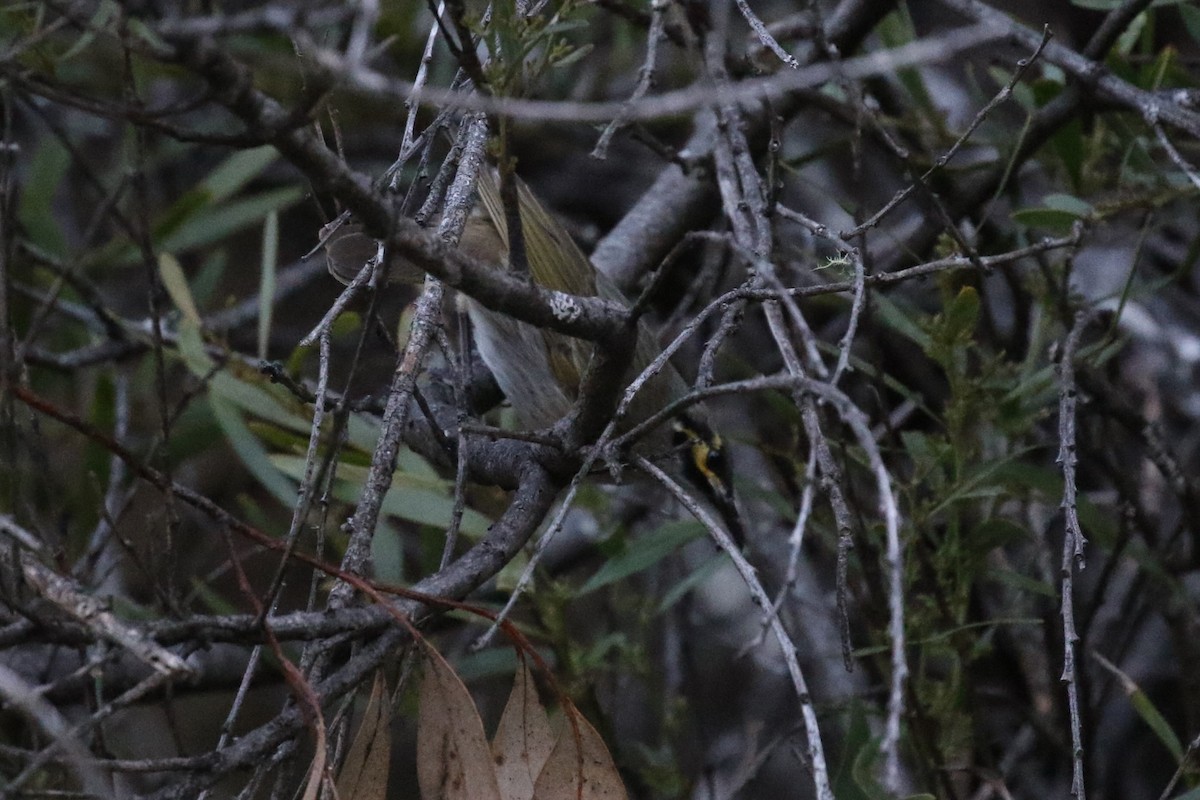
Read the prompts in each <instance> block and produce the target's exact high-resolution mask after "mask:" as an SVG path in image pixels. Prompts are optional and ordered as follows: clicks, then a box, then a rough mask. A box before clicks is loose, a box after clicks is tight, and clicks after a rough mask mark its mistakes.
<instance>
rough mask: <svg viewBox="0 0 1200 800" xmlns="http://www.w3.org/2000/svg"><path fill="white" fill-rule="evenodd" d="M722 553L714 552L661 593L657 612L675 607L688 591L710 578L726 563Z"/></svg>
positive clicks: (727, 561)
mask: <svg viewBox="0 0 1200 800" xmlns="http://www.w3.org/2000/svg"><path fill="white" fill-rule="evenodd" d="M728 563H729V560H728V559H727V558H726V557H725V554H724V553H714V554H713V557H712V558H710V559H709V560H708V561H705V562H704V563H703V564H701V565H700V566H698V567H696V568H695V569H693V570H692V571H691V573H690V574H688V575H687V576H685V577H684V578H683V580H681V581H679V583H677V584H675V585H674V586H672V587H671V588H670V589H669V590H667V592H666V594H664V595H663V599H662V601H661V602H660V603H659V604H658V608H657V609H655V613H657V614H665V613H667V612H668V611H670V610H671V609H672V608H674V607H675V604H676V603H678V602H679V601H680V600H682V599H683V598H684V597H687V594H688V592H690V591H691V590H692V589H694V588H696V587H697V586H699V585H700V584H702V583H704V582H705V581H707V580H708V579H709V578H711V577H712V576H713V575H714V574H715V573H716V571H717V570H718V569H720V568H721V567H723V566H724V565H726V564H728Z"/></svg>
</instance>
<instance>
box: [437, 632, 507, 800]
mask: <svg viewBox="0 0 1200 800" xmlns="http://www.w3.org/2000/svg"><path fill="white" fill-rule="evenodd" d="M425 655H426V659H425V678H424V680H422V681H421V695H420V698H419V701H418V704H417V782H418V784H419V785H420V787H421V797H422V798H423V800H501V798H500V789H499V788H498V786H497V784H496V770H495V767H494V766H493V764H492V754H491V751H490V750H489V749H488V744H487V737H486V736H484V733H483V720H481V719H480V718H479V712H478V711H476V710H475V701H474V700H472V699H471V694H470V692H468V691H467V687H466V686H464V685H463V682H462V681H461V680H459V678H458V675H456V674H455V673H454V670H452V669H451V668H450V665H449V664H447V663H446V660H445V659H444V658H442V657H441V655H440V654H439V653H438V652H437V651H435V650H433V649H432V648H427V649H426V651H425Z"/></svg>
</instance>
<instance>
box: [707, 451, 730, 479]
mask: <svg viewBox="0 0 1200 800" xmlns="http://www.w3.org/2000/svg"><path fill="white" fill-rule="evenodd" d="M704 466H706V467H708V470H709V472H712V473H714V474H716V475H717V476H718V477H725V472H726V470H727V469H728V466H727V464H726V463H725V453H724V452H723V451H721V450H718V449H717V448H715V447H712V448H709V451H708V455H707V457H705V459H704Z"/></svg>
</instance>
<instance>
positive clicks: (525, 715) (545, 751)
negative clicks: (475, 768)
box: [492, 661, 554, 800]
mask: <svg viewBox="0 0 1200 800" xmlns="http://www.w3.org/2000/svg"><path fill="white" fill-rule="evenodd" d="M553 750H554V731H553V730H552V729H551V727H550V718H549V717H548V716H547V715H546V709H545V708H543V707H542V703H541V701H540V700H538V694H537V687H536V686H534V684H533V676H532V675H531V674H530V673H529V665H528V664H526V663H525V662H524V661H522V662H521V668H520V670H518V671H517V674H516V677H515V678H514V680H513V689H512V694H510V695H509V696H508V704H507V705H506V706H504V713H503V714H502V715H501V716H500V724H499V725H498V726H497V728H496V736H495V737H494V738H493V739H492V758H493V759H494V761H495V765H496V780H497V782H498V783H499V784H500V796H501V798H503V800H531V798H532V797H533V786H534V782H535V781H537V777H538V774H539V773H540V772H541V771H542V767H543V766H544V765H545V763H546V759H548V758H549V757H550V753H551V752H552V751H553Z"/></svg>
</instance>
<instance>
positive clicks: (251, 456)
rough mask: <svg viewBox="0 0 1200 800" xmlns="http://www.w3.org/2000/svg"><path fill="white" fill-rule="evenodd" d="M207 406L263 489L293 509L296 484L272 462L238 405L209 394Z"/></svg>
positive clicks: (234, 449) (226, 437)
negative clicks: (239, 410) (243, 417)
mask: <svg viewBox="0 0 1200 800" xmlns="http://www.w3.org/2000/svg"><path fill="white" fill-rule="evenodd" d="M208 405H209V407H210V408H211V409H212V412H213V417H214V418H215V419H216V421H217V424H218V425H219V426H220V427H221V431H222V432H223V433H224V434H225V439H226V440H227V441H228V442H229V445H230V446H231V447H232V448H233V451H234V452H235V453H237V455H238V458H240V459H241V460H242V463H243V464H245V465H246V468H247V469H248V470H250V474H251V475H253V476H254V478H255V480H257V481H258V482H259V483H260V484H262V486H263V488H265V489H266V490H267V491H269V492H270V493H271V494H272V495H273V496H274V497H275V499H277V500H278V501H279V502H280V503H282V504H283V506H284V508H291V507H292V506H293V505H295V503H296V486H295V484H293V483H292V482H291V481H290V480H288V479H287V478H286V477H285V476H284V475H283V473H282V472H280V470H279V469H278V468H276V466H275V465H274V464H273V463H272V462H271V456H270V455H269V454H268V453H267V451H266V448H264V447H263V446H262V443H261V442H259V441H258V438H257V437H255V435H254V433H253V432H252V431H251V430H250V428H249V427H248V426H247V425H246V421H245V420H244V419H242V415H241V414H240V413H239V412H238V408H237V406H235V405H234V404H233V403H231V402H229V401H227V400H226V399H224V398H222V397H220V396H218V395H213V394H210V395H209V396H208Z"/></svg>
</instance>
